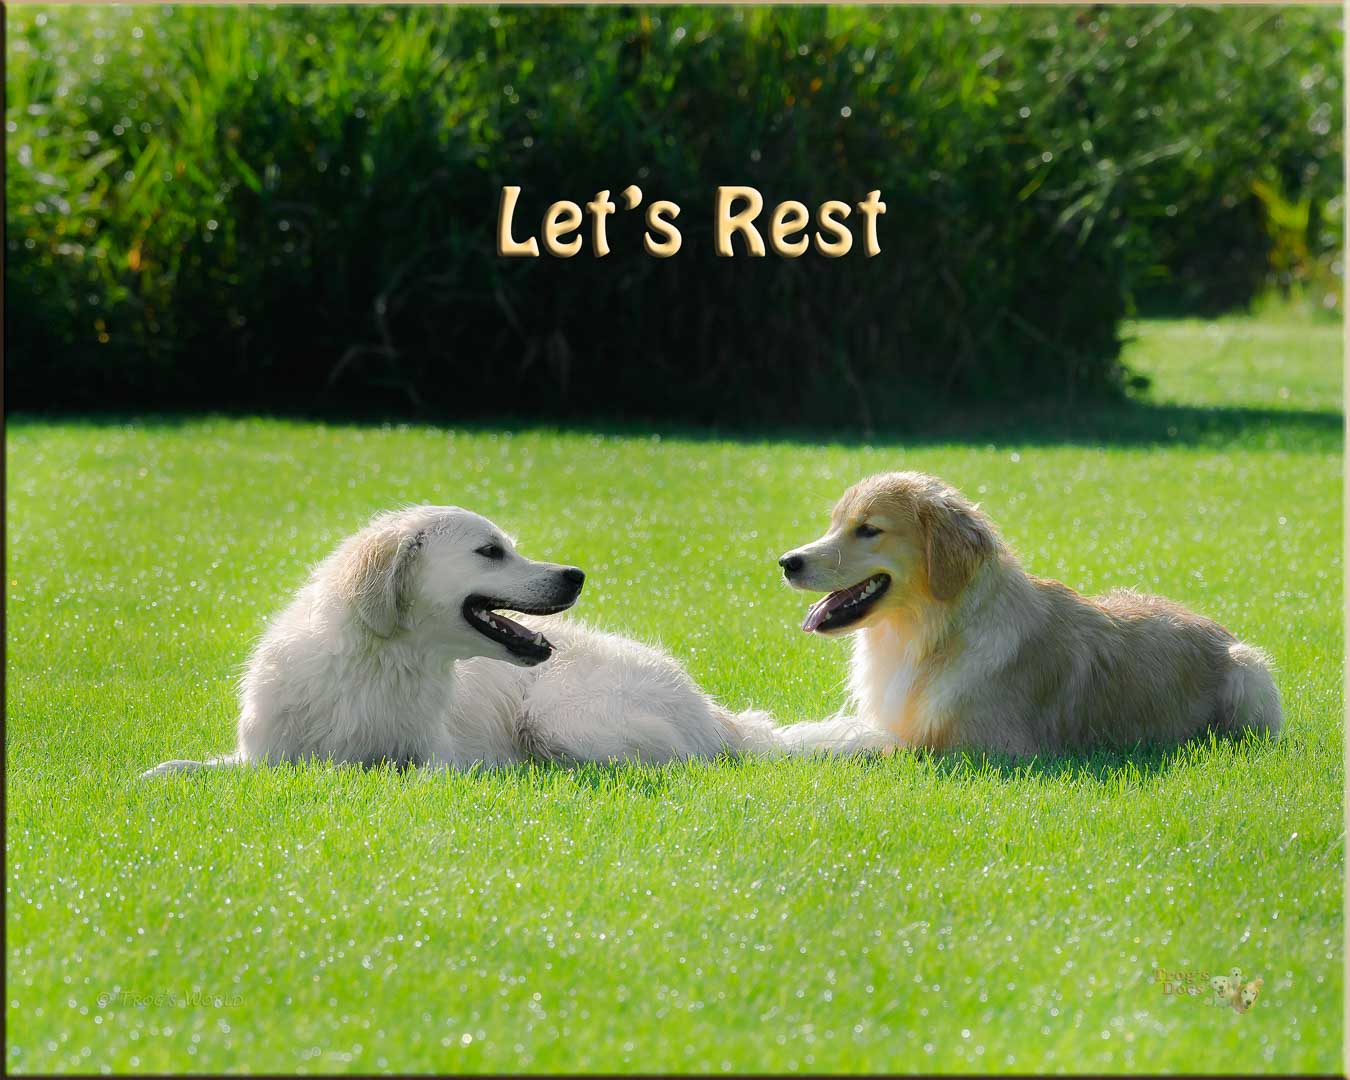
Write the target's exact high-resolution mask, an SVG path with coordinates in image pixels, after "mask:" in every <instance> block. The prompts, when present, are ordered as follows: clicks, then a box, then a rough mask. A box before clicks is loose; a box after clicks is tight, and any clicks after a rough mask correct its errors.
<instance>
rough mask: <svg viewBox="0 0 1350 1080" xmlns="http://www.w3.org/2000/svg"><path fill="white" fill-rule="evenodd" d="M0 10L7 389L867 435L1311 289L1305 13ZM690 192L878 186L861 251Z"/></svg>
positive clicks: (128, 402)
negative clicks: (644, 206) (801, 235)
mask: <svg viewBox="0 0 1350 1080" xmlns="http://www.w3.org/2000/svg"><path fill="white" fill-rule="evenodd" d="M6 19H7V24H6V25H7V34H8V45H7V58H8V61H9V64H8V77H7V93H8V98H7V107H6V122H7V167H8V168H7V226H8V228H7V251H6V254H7V264H6V278H5V284H6V308H7V319H6V346H7V359H6V376H7V390H8V394H9V398H8V400H9V404H10V406H11V407H16V406H17V407H25V408H90V407H105V406H113V407H135V408H144V407H197V408H222V407H241V408H261V409H300V410H306V411H313V410H323V409H333V410H342V411H347V412H350V411H353V410H362V411H364V410H370V411H377V412H383V413H389V412H411V413H421V414H436V415H452V416H461V417H463V416H482V415H499V416H500V415H517V416H523V415H536V416H550V417H583V416H584V417H596V416H605V417H610V418H613V417H615V416H622V417H626V418H630V419H645V418H675V419H680V420H692V421H767V422H774V423H778V422H786V423H793V422H798V421H801V420H803V419H805V418H808V417H809V418H812V419H813V420H816V421H820V420H830V419H837V420H848V419H856V420H860V421H862V422H864V423H865V424H866V423H872V422H875V421H880V420H884V419H888V418H890V417H892V416H900V415H904V414H906V413H913V412H914V411H915V410H918V409H927V408H933V407H937V406H940V405H942V404H945V403H953V402H963V401H964V402H968V401H972V400H977V401H990V400H993V401H1005V400H1009V399H1014V398H1027V397H1036V398H1039V397H1053V398H1060V399H1064V398H1066V397H1081V396H1083V395H1089V394H1095V395H1101V394H1112V393H1119V392H1120V391H1121V390H1122V389H1123V388H1124V387H1125V385H1126V383H1127V380H1128V373H1126V372H1124V371H1123V370H1122V369H1121V368H1120V365H1119V362H1118V352H1119V348H1118V332H1119V325H1120V321H1121V319H1122V318H1123V317H1125V316H1126V315H1128V314H1132V313H1135V312H1137V311H1139V310H1143V311H1169V312H1173V311H1181V310H1184V311H1195V312H1211V311H1217V310H1222V309H1225V308H1230V307H1234V306H1241V305H1244V304H1247V303H1249V302H1250V301H1251V300H1252V298H1253V297H1254V296H1255V295H1257V294H1258V293H1259V292H1261V291H1262V290H1265V289H1267V288H1270V287H1276V288H1281V289H1284V290H1293V291H1295V292H1297V293H1298V294H1299V295H1300V296H1303V297H1304V298H1306V299H1308V300H1309V301H1310V302H1312V303H1315V304H1319V305H1323V304H1325V305H1334V304H1335V303H1336V302H1337V300H1338V293H1339V283H1338V279H1337V275H1338V274H1339V265H1338V264H1337V263H1336V259H1337V255H1336V253H1337V252H1338V251H1339V245H1340V221H1341V214H1342V194H1341V190H1340V177H1341V154H1342V144H1341V125H1342V121H1341V111H1340V102H1341V91H1340V87H1339V81H1338V80H1339V73H1340V48H1341V42H1340V34H1339V12H1337V11H1336V10H1334V9H1321V10H1317V9H1288V8H1286V9H1265V8H1229V9H1217V10H1202V9H1195V8H1184V9H1175V8H1164V7H1146V8H1114V9H1103V8H1088V7H1084V8H1048V9H1047V8H1034V9H1015V8H1004V9H971V8H902V9H876V8H869V9H856V10H855V9H847V8H835V9H812V8H784V9H762V8H761V9H753V10H739V9H685V8H631V9H630V8H603V9H569V10H558V9H522V8H504V9H498V10H493V9H481V8H476V9H424V8H400V9H380V8H205V9H199V8H190V7H182V8H117V9H104V10H90V9H87V8H80V9H32V8H19V9H14V8H11V9H9V10H8V11H7V13H6ZM508 183H510V184H519V185H521V186H522V187H523V189H524V194H523V196H522V202H521V207H520V209H519V212H518V214H517V221H518V223H519V224H518V230H520V231H523V230H524V228H525V227H528V226H535V227H537V223H538V221H539V218H540V217H541V215H542V213H543V211H544V209H545V208H546V206H547V205H548V203H549V202H551V201H552V200H554V199H560V198H569V199H572V200H573V201H576V202H578V203H582V204H584V203H585V202H586V201H587V200H588V199H589V198H590V197H591V196H592V195H593V194H594V193H595V192H596V191H597V190H599V189H602V188H608V189H610V190H611V191H612V192H613V193H615V195H617V193H618V192H619V191H620V190H622V189H623V188H624V187H625V186H626V185H628V184H630V183H637V184H638V185H639V186H640V187H641V188H642V189H643V191H644V194H645V196H646V198H647V200H648V201H650V200H653V199H657V198H666V199H672V200H674V201H675V202H677V203H679V204H680V206H681V207H682V208H683V213H682V214H681V216H680V218H679V221H678V224H679V226H680V228H681V231H682V233H683V235H684V247H683V249H682V250H681V252H680V253H679V254H678V255H677V256H675V257H674V258H671V259H666V260H657V259H652V258H650V257H648V256H646V255H645V254H644V253H643V252H642V246H641V220H640V219H641V217H642V212H641V211H639V212H636V213H630V214H625V213H623V212H620V213H619V214H618V215H616V217H615V218H614V219H612V225H611V244H612V247H613V253H612V254H611V255H610V256H608V257H607V258H603V259H597V258H595V257H593V256H592V255H591V253H590V250H589V247H588V248H587V249H586V250H584V251H583V253H582V254H581V255H579V256H578V257H576V258H574V259H570V260H554V259H550V258H548V257H544V258H540V259H538V260H504V259H501V258H499V257H497V256H496V254H495V250H494V236H495V218H496V208H497V202H498V197H499V192H500V189H501V186H502V185H503V184H508ZM719 183H745V184H752V185H755V186H758V187H759V188H760V189H761V191H762V192H763V193H764V196H765V200H766V204H767V205H768V206H770V207H771V206H772V205H773V204H774V203H776V202H777V201H779V200H782V199H786V198H794V199H799V200H801V201H803V202H806V203H807V204H808V205H812V206H814V205H815V204H816V203H818V202H820V201H822V200H824V199H829V198H839V199H844V200H846V201H849V202H856V201H857V200H859V199H861V198H862V197H863V196H864V195H865V194H866V192H867V191H868V190H870V189H872V188H880V189H881V191H882V194H883V198H884V200H885V202H886V203H887V206H888V211H887V214H886V216H885V217H884V218H882V219H881V243H882V254H881V255H880V256H878V257H877V258H874V259H866V258H864V257H863V255H862V253H861V251H860V250H859V249H858V248H857V247H855V250H854V252H853V253H851V254H850V255H848V256H846V257H844V258H841V259H836V260H828V259H824V258H822V257H820V256H818V255H816V254H814V253H810V254H808V255H806V256H805V257H803V258H801V259H799V260H783V259H777V258H774V257H772V256H771V257H769V258H766V259H755V260H752V259H748V258H745V257H737V258H734V259H719V258H716V257H715V256H714V255H713V254H712V251H711V216H712V196H713V192H714V189H715V187H716V185H717V184H719ZM764 218H765V219H767V212H766V214H765V215H764ZM854 220H856V215H855V219H854ZM859 247H860V245H859Z"/></svg>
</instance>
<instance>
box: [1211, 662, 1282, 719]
mask: <svg viewBox="0 0 1350 1080" xmlns="http://www.w3.org/2000/svg"><path fill="white" fill-rule="evenodd" d="M1228 657H1229V659H1231V660H1232V661H1233V666H1232V667H1231V668H1230V669H1229V671H1228V674H1227V675H1226V676H1225V682H1224V688H1223V701H1222V703H1221V706H1220V715H1221V718H1222V719H1221V723H1220V726H1221V727H1222V728H1223V729H1224V730H1225V731H1226V732H1228V733H1230V734H1233V735H1240V734H1241V733H1242V732H1243V731H1257V732H1261V731H1264V732H1268V733H1269V734H1270V736H1271V737H1272V738H1274V737H1275V736H1276V735H1278V734H1279V733H1280V727H1281V726H1282V724H1283V717H1282V715H1281V710H1280V692H1279V690H1277V689H1276V688H1275V679H1274V677H1273V676H1272V675H1271V673H1270V658H1269V657H1267V656H1266V654H1265V653H1263V652H1262V651H1261V650H1260V649H1257V648H1255V647H1253V646H1251V645H1248V644H1246V643H1245V642H1241V641H1235V642H1234V643H1233V644H1232V645H1230V646H1228Z"/></svg>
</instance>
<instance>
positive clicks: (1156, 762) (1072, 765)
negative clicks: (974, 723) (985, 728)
mask: <svg viewBox="0 0 1350 1080" xmlns="http://www.w3.org/2000/svg"><path fill="white" fill-rule="evenodd" d="M1273 745H1274V740H1272V739H1270V738H1269V737H1268V736H1266V735H1259V734H1256V733H1255V732H1246V733H1244V734H1242V735H1240V736H1221V735H1218V734H1216V733H1214V732H1209V733H1207V734H1205V735H1202V736H1197V737H1196V738H1193V739H1190V740H1188V741H1187V742H1184V743H1180V744H1150V743H1140V744H1138V745H1136V746H1134V747H1128V748H1125V747H1119V748H1111V749H1101V750H1088V751H1082V752H1078V753H1066V754H1053V755H1046V756H1036V757H1030V758H1025V757H1023V758H1019V757H1013V756H1011V755H1007V754H995V753H986V752H983V751H970V750H948V751H942V752H937V753H933V752H928V751H922V752H921V753H920V757H921V758H922V760H924V762H925V763H926V764H927V765H928V767H929V768H931V769H932V771H933V772H934V773H935V774H937V775H939V776H943V777H948V778H952V779H970V778H990V777H992V778H996V779H998V780H1000V781H1008V782H1013V781H1018V782H1025V781H1033V782H1038V783H1062V782H1064V781H1068V782H1070V783H1088V784H1092V785H1095V786H1099V787H1102V788H1106V789H1111V790H1122V789H1125V788H1131V787H1139V786H1142V785H1145V784H1149V783H1152V782H1155V781H1159V780H1163V779H1166V778H1167V776H1168V775H1170V774H1171V773H1173V772H1176V771H1177V770H1178V769H1186V768H1191V767H1195V766H1200V765H1204V764H1207V763H1209V762H1212V761H1213V760H1214V759H1215V757H1216V756H1228V757H1249V756H1250V755H1252V754H1256V753H1261V752H1263V751H1265V750H1268V749H1269V748H1270V747H1272V746H1273Z"/></svg>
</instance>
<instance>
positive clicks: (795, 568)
mask: <svg viewBox="0 0 1350 1080" xmlns="http://www.w3.org/2000/svg"><path fill="white" fill-rule="evenodd" d="M778 565H779V566H781V567H782V568H783V573H785V574H786V575H787V576H788V577H791V576H792V575H793V574H796V573H798V572H799V571H800V570H801V568H802V567H803V566H804V565H806V560H805V559H803V558H802V557H801V556H800V555H784V556H783V557H782V558H781V559H779V560H778Z"/></svg>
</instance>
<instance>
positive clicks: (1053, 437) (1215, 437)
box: [5, 400, 1345, 453]
mask: <svg viewBox="0 0 1350 1080" xmlns="http://www.w3.org/2000/svg"><path fill="white" fill-rule="evenodd" d="M260 417H262V418H267V419H277V420H290V421H307V422H318V423H325V424H333V425H338V426H344V427H358V428H378V427H383V426H386V425H391V424H392V425H400V426H401V425H409V426H411V427H414V428H418V427H428V428H454V429H456V430H460V431H465V432H470V433H476V432H485V433H486V432H495V431H502V430H508V431H511V432H513V433H516V434H524V433H537V434H554V433H567V434H583V435H602V436H611V437H639V438H651V437H652V436H659V437H661V438H669V439H674V440H679V441H682V442H695V443H698V442H732V443H741V444H757V443H766V442H775V443H788V444H797V445H832V446H843V447H857V448H862V447H877V446H886V445H892V444H893V445H905V446H925V445H942V444H950V443H999V444H1005V445H1014V444H1015V445H1023V446H1122V447H1148V446H1223V445H1227V444H1232V443H1235V442H1243V441H1250V440H1255V439H1264V440H1266V441H1269V440H1276V441H1278V443H1279V444H1280V445H1282V446H1286V447H1297V448H1300V449H1308V450H1315V451H1321V452H1328V453H1331V452H1337V451H1339V450H1341V449H1343V447H1344V443H1345V416H1344V413H1342V412H1341V411H1339V410H1334V409H1325V410H1317V409H1292V408H1291V409H1275V408H1260V407H1252V406H1214V407H1206V406H1194V405H1180V404H1173V403H1158V402H1150V401H1142V400H1128V401H1124V402H1114V403H1100V402H1098V403H1091V402H1089V403H1085V404H1082V405H1074V404H1072V403H1066V402H1056V403H1040V404H1027V405H1021V406H1016V407H1009V408H992V407H964V408H947V409H936V410H933V411H930V412H927V413H925V414H923V415H914V416H912V417H905V418H901V419H897V420H895V421H894V422H893V423H891V424H887V425H882V426H877V427H874V428H870V429H868V428H863V427H861V426H859V427H854V428H842V427H840V426H838V425H812V424H800V425H784V424H774V423H756V422H754V421H748V422H747V423H746V424H744V425H737V426H735V427H730V426H718V425H712V426H695V425H683V424H678V423H672V422H670V421H666V420H651V421H644V420H642V419H639V418H633V417H625V418H622V419H615V418H613V417H586V416H579V417H576V418H572V419H567V420H553V419H543V418H539V417H528V416H519V415H512V414H510V413H500V414H494V415H478V416H473V417H452V416H444V417H420V418H410V417H407V416H396V415H362V414H358V413H331V412H303V411H300V412H284V411H283V412H275V413H267V414H259V413H257V412H238V413H232V412H222V411H212V412H203V413H191V412H185V413H144V414H139V413H51V414H47V413H15V414H13V415H10V416H7V417H6V419H5V423H6V426H7V427H8V428H9V429H11V430H14V431H22V430H23V429H24V428H26V427H32V426H37V425H44V424H51V423H58V424H63V425H70V426H75V427H88V428H91V429H100V428H113V427H125V426H135V427H143V428H147V429H151V430H153V429H166V430H175V429H180V428H183V427H186V426H188V425H190V424H193V423H197V422H200V421H204V420H212V419H255V418H260Z"/></svg>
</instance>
